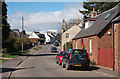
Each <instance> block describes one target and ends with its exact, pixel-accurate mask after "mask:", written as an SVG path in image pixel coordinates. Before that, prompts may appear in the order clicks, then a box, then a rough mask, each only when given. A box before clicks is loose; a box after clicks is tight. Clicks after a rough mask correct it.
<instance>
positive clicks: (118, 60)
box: [73, 23, 120, 70]
mask: <svg viewBox="0 0 120 79" xmlns="http://www.w3.org/2000/svg"><path fill="white" fill-rule="evenodd" d="M118 26H119V27H118ZM108 32H110V34H108ZM90 38H91V39H92V54H91V55H90V60H91V61H93V60H94V61H95V62H96V64H98V48H112V47H113V35H112V28H111V24H110V25H108V26H107V27H106V28H105V29H104V30H103V31H101V33H99V34H98V35H97V36H91V37H86V38H81V39H83V42H84V45H85V49H86V50H87V52H88V53H89V52H90V41H89V39H90ZM81 39H76V40H73V48H76V41H77V47H78V49H82V43H81ZM118 69H119V70H120V23H119V24H118V23H117V24H115V70H118Z"/></svg>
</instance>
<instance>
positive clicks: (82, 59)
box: [62, 49, 90, 70]
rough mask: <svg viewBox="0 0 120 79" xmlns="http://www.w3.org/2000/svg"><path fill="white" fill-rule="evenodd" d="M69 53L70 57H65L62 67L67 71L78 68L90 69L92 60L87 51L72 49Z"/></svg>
mask: <svg viewBox="0 0 120 79" xmlns="http://www.w3.org/2000/svg"><path fill="white" fill-rule="evenodd" d="M70 51H71V52H70ZM69 52H70V53H69ZM67 53H69V55H65V56H64V57H63V60H62V67H66V69H67V70H69V69H71V67H76V66H77V67H83V68H85V69H89V63H90V58H89V54H88V53H86V50H85V49H72V50H68V51H67Z"/></svg>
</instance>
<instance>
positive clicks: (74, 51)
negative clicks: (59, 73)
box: [72, 50, 88, 58]
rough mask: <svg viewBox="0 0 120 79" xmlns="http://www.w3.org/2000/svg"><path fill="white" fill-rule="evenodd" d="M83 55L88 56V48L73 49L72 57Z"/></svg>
mask: <svg viewBox="0 0 120 79" xmlns="http://www.w3.org/2000/svg"><path fill="white" fill-rule="evenodd" d="M81 56H82V57H83V56H85V57H88V56H87V53H86V50H73V52H72V57H75V58H77V57H81Z"/></svg>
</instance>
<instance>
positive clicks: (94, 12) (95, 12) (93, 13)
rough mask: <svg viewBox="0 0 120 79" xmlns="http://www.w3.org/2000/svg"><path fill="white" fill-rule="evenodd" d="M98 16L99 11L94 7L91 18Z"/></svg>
mask: <svg viewBox="0 0 120 79" xmlns="http://www.w3.org/2000/svg"><path fill="white" fill-rule="evenodd" d="M95 16H97V11H95V8H94V7H93V11H92V12H91V18H94V17H95Z"/></svg>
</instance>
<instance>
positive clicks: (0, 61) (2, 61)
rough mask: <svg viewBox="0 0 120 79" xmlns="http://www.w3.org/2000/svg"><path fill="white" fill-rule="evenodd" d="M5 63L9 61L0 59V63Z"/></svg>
mask: <svg viewBox="0 0 120 79" xmlns="http://www.w3.org/2000/svg"><path fill="white" fill-rule="evenodd" d="M6 61H9V59H0V63H4V62H6Z"/></svg>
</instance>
